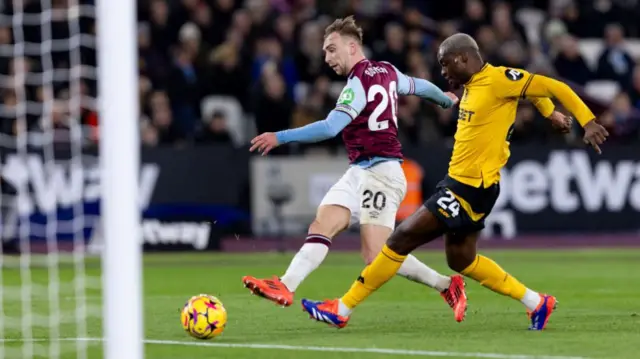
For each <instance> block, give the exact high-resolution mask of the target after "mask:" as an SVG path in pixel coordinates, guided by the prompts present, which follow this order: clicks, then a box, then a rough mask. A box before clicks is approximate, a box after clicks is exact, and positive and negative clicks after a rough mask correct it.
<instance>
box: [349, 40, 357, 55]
mask: <svg viewBox="0 0 640 359" xmlns="http://www.w3.org/2000/svg"><path fill="white" fill-rule="evenodd" d="M357 50H358V45H357V44H356V42H355V41H353V40H351V41H349V55H355V54H356V52H357Z"/></svg>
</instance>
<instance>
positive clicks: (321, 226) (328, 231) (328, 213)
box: [309, 205, 351, 238]
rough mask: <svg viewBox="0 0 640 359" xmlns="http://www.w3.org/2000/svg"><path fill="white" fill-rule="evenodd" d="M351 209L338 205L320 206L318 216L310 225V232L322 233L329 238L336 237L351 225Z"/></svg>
mask: <svg viewBox="0 0 640 359" xmlns="http://www.w3.org/2000/svg"><path fill="white" fill-rule="evenodd" d="M350 217H351V211H349V209H347V208H345V207H342V206H337V205H325V206H321V207H320V208H318V213H317V214H316V218H315V219H314V220H313V222H311V225H310V226H309V234H320V235H323V236H325V237H328V238H333V237H335V236H336V235H337V234H338V233H340V232H342V231H343V230H344V229H345V228H347V227H348V226H349V219H350Z"/></svg>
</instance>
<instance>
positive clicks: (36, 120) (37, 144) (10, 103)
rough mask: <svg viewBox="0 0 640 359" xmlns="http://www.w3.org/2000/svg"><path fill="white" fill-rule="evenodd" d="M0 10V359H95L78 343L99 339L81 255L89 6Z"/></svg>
mask: <svg viewBox="0 0 640 359" xmlns="http://www.w3.org/2000/svg"><path fill="white" fill-rule="evenodd" d="M0 7H1V8H0V12H1V15H0V91H1V96H2V99H1V102H0V121H1V122H0V151H1V157H2V162H1V167H0V175H1V177H2V182H0V183H1V185H2V196H1V197H0V214H1V216H0V217H1V225H2V227H1V234H2V243H3V245H2V250H3V256H2V257H1V258H2V259H0V260H1V261H2V271H1V272H0V284H1V285H2V290H1V295H0V311H1V313H0V338H4V339H3V340H2V342H1V344H2V345H1V346H0V358H19V357H20V358H32V357H47V358H60V357H65V358H67V357H77V358H89V357H95V355H91V354H90V352H89V350H90V348H89V343H90V342H89V341H87V340H83V339H82V338H87V337H101V335H100V332H101V322H100V320H99V318H100V317H101V313H102V311H101V308H100V304H101V302H100V283H101V281H100V272H99V261H98V260H97V259H93V258H88V257H87V256H86V251H85V248H86V244H87V240H88V238H90V236H91V235H92V232H93V231H94V229H95V228H96V222H97V218H98V208H99V203H98V201H99V185H100V181H99V170H98V167H97V166H98V163H97V160H98V158H97V155H96V154H97V139H98V137H97V135H98V133H97V115H96V101H95V97H96V86H97V84H96V51H95V42H96V37H95V21H94V19H95V14H94V11H95V6H94V4H93V1H91V0H87V1H84V0H13V1H4V2H0ZM89 324H90V325H89ZM74 354H75V355H74ZM98 355H99V354H98Z"/></svg>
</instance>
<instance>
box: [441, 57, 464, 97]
mask: <svg viewBox="0 0 640 359" xmlns="http://www.w3.org/2000/svg"><path fill="white" fill-rule="evenodd" d="M440 50H442V49H440ZM438 62H439V63H440V66H442V70H441V71H440V73H441V74H442V77H444V78H445V79H447V81H448V82H449V85H450V86H451V87H452V88H454V89H459V88H460V86H462V85H463V84H465V83H466V82H467V81H469V78H470V76H468V71H467V66H466V65H467V61H466V58H464V56H462V55H456V54H451V53H447V54H445V53H443V51H438Z"/></svg>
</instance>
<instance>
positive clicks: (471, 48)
mask: <svg viewBox="0 0 640 359" xmlns="http://www.w3.org/2000/svg"><path fill="white" fill-rule="evenodd" d="M440 48H441V49H442V51H443V52H444V53H451V54H461V53H469V52H472V53H477V52H480V48H479V47H478V43H477V42H476V40H474V39H473V37H471V36H469V35H467V34H464V33H457V34H453V35H451V36H449V37H447V38H446V39H444V41H442V43H441V44H440Z"/></svg>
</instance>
